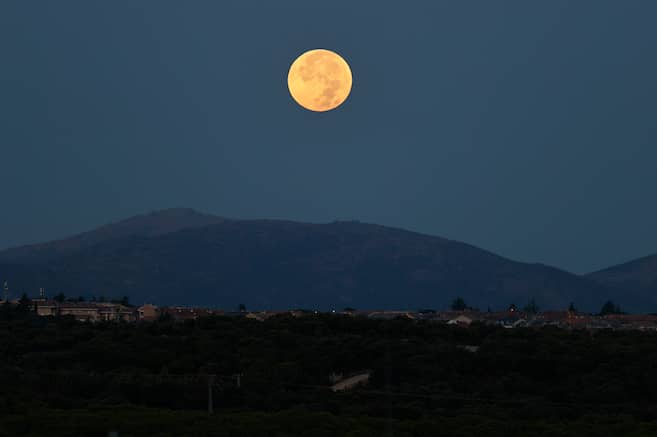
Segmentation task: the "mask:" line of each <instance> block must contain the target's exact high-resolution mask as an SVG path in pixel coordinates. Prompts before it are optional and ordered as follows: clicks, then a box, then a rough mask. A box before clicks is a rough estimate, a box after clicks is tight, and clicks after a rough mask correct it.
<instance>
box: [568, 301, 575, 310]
mask: <svg viewBox="0 0 657 437" xmlns="http://www.w3.org/2000/svg"><path fill="white" fill-rule="evenodd" d="M568 312H569V313H577V308H575V304H574V303H572V302H570V305H568Z"/></svg>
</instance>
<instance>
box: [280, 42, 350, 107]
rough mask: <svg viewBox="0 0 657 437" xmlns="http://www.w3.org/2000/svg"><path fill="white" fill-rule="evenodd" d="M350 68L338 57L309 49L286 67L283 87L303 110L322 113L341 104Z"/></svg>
mask: <svg viewBox="0 0 657 437" xmlns="http://www.w3.org/2000/svg"><path fill="white" fill-rule="evenodd" d="M351 81H352V78H351V69H350V68H349V64H347V61H345V60H344V59H343V58H342V56H340V55H338V54H337V53H335V52H332V51H330V50H324V49H315V50H309V51H307V52H305V53H303V54H302V55H301V56H299V57H298V58H297V59H296V60H295V61H294V62H293V63H292V65H291V66H290V71H289V72H288V74H287V87H288V88H289V90H290V94H291V95H292V98H293V99H294V100H295V101H296V102H297V103H298V104H299V105H301V106H303V107H304V108H306V109H308V110H310V111H315V112H325V111H330V110H331V109H335V108H337V107H338V106H340V105H341V104H342V103H344V101H345V100H347V97H349V93H350V92H351Z"/></svg>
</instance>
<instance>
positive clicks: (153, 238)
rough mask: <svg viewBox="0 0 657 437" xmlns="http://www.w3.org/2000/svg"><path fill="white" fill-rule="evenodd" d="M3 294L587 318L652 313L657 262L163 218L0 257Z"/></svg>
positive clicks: (402, 235)
mask: <svg viewBox="0 0 657 437" xmlns="http://www.w3.org/2000/svg"><path fill="white" fill-rule="evenodd" d="M0 279H3V280H7V281H8V282H9V284H10V287H11V290H13V293H18V292H21V293H22V292H26V293H28V295H35V294H36V290H38V289H39V288H40V287H44V288H46V290H47V293H48V294H50V295H52V294H55V293H58V292H64V293H65V294H66V295H67V296H78V295H82V296H86V297H90V296H92V295H93V296H97V297H98V296H101V295H103V296H106V297H121V296H124V295H125V296H129V297H130V299H131V301H132V302H133V303H137V304H141V303H145V302H153V303H157V304H169V305H171V304H180V305H204V306H212V307H221V308H229V309H230V308H235V307H236V306H237V305H239V304H245V305H247V307H249V308H258V309H284V308H318V309H331V308H335V309H341V308H344V307H355V308H368V309H418V308H445V307H447V306H448V305H449V303H450V302H451V301H452V300H453V299H454V298H456V297H459V296H460V297H463V298H464V299H465V301H466V302H467V303H468V304H469V305H471V306H474V307H478V308H480V309H482V310H486V309H487V308H492V309H500V308H504V307H506V306H508V305H510V304H511V303H514V304H516V305H518V306H522V305H524V304H525V303H527V302H528V301H529V300H530V299H535V301H536V302H537V303H538V304H539V306H541V307H543V308H552V309H558V308H565V307H566V306H568V305H569V304H570V303H571V302H573V303H574V304H575V305H576V306H577V307H578V308H580V309H583V310H586V311H596V310H598V309H599V308H600V307H601V305H602V304H603V303H604V302H605V301H606V300H608V299H611V300H614V302H617V303H620V305H621V306H622V307H623V308H625V309H628V310H631V311H641V312H647V311H654V310H655V309H656V308H657V299H655V297H654V296H655V291H657V256H653V257H649V258H644V259H642V260H638V261H635V262H631V263H628V264H624V265H622V266H618V267H611V268H609V269H605V270H603V271H600V272H595V273H592V274H590V275H583V276H580V275H575V274H572V273H569V272H566V271H563V270H559V269H557V268H554V267H550V266H546V265H542V264H529V263H522V262H517V261H513V260H510V259H507V258H504V257H501V256H498V255H496V254H494V253H491V252H488V251H486V250H483V249H479V248H477V247H474V246H471V245H469V244H466V243H462V242H458V241H453V240H448V239H445V238H440V237H435V236H429V235H424V234H420V233H416V232H410V231H406V230H402V229H396V228H391V227H386V226H380V225H375V224H366V223H360V222H357V221H346V222H345V221H336V222H332V223H327V224H313V223H298V222H291V221H283V220H233V219H226V218H222V217H217V216H213V215H208V214H201V213H198V212H196V211H194V210H191V209H169V210H163V211H157V212H153V213H150V214H145V215H140V216H136V217H132V218H129V219H127V220H124V221H121V222H118V223H113V224H109V225H106V226H102V227H100V228H98V229H96V230H93V231H90V232H85V233H83V234H80V235H77V236H73V237H71V238H67V239H63V240H58V241H52V242H48V243H43V244H36V245H29V246H23V247H18V248H12V249H8V250H4V251H2V252H0Z"/></svg>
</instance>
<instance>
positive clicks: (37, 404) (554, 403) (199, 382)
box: [0, 305, 657, 437]
mask: <svg viewBox="0 0 657 437" xmlns="http://www.w3.org/2000/svg"><path fill="white" fill-rule="evenodd" d="M0 337H1V338H0V360H1V361H0V412H1V413H0V435H3V436H16V435H32V436H42V435H50V436H59V435H62V436H64V435H66V436H69V435H84V436H88V435H89V436H93V435H98V436H105V435H107V434H106V433H107V431H110V430H116V431H119V432H120V435H121V436H130V435H162V436H164V435H171V436H174V435H175V436H178V435H218V436H281V437H282V436H297V435H303V436H372V435H381V436H432V435H437V436H470V435H487V436H527V435H532V436H548V435H550V436H552V435H559V436H602V435H617V436H618V435H633V436H654V435H657V366H656V365H655V363H657V335H656V334H655V333H652V332H651V333H647V332H614V331H601V332H595V333H591V332H587V331H566V330H560V329H556V328H554V329H551V328H543V329H540V330H533V329H502V328H498V327H493V326H484V325H476V324H475V325H472V326H471V327H469V328H460V327H452V326H446V325H441V324H436V323H425V322H416V321H411V320H408V319H396V320H389V321H376V320H368V319H364V318H358V317H356V318H353V317H349V316H339V315H321V314H320V315H312V314H309V315H307V316H304V317H300V318H294V317H292V316H287V315H285V316H277V317H273V318H271V319H268V320H267V321H265V322H258V321H254V320H250V319H247V318H244V317H233V318H228V317H210V318H203V319H199V320H190V321H186V322H183V323H176V322H172V321H171V320H166V319H163V320H160V321H157V322H151V323H139V324H117V323H98V324H90V323H80V322H76V321H74V320H72V319H69V318H38V317H35V316H34V315H33V314H31V313H30V311H29V307H25V308H24V307H23V306H20V305H18V306H15V307H9V306H6V307H2V308H0ZM463 346H479V349H478V351H476V352H472V351H469V350H466V349H465V348H464V347H463ZM471 350H472V349H471ZM365 369H368V370H370V371H371V372H372V373H371V381H370V383H369V384H368V385H367V386H364V387H359V388H356V389H354V390H352V391H347V392H343V393H333V392H331V391H330V390H329V389H328V387H329V380H328V376H329V374H331V373H332V372H338V373H344V374H350V373H354V372H358V371H362V370H365ZM208 374H214V375H216V381H217V383H216V384H215V385H214V386H213V388H212V393H213V397H214V410H215V413H214V414H213V415H212V416H210V415H208V413H207V398H208ZM236 374H241V375H242V376H241V386H240V387H239V388H238V387H237V386H236V379H235V378H234V375H236Z"/></svg>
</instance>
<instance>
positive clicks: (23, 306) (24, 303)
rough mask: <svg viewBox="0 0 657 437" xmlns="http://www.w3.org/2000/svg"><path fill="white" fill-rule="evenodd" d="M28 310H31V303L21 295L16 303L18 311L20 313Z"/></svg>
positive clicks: (25, 296) (24, 295) (25, 295)
mask: <svg viewBox="0 0 657 437" xmlns="http://www.w3.org/2000/svg"><path fill="white" fill-rule="evenodd" d="M30 308H32V301H31V300H30V298H29V297H27V294H25V293H23V295H22V296H21V298H20V300H19V301H18V309H19V311H22V312H28V311H29V310H30Z"/></svg>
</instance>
